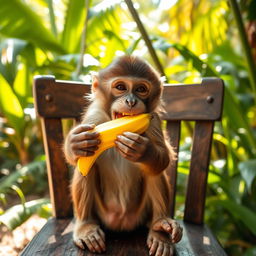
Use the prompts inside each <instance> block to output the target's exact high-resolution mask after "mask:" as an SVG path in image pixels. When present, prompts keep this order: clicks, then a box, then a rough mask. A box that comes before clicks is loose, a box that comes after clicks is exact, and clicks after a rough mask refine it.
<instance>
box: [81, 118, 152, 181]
mask: <svg viewBox="0 0 256 256" xmlns="http://www.w3.org/2000/svg"><path fill="white" fill-rule="evenodd" d="M150 120H151V115H150V114H140V115H135V116H124V117H121V118H117V119H114V120H111V121H108V122H105V123H102V124H99V125H97V126H96V127H95V128H94V130H93V131H97V132H99V133H100V137H99V138H100V140H101V144H100V145H99V148H98V149H97V150H96V151H95V153H94V155H92V156H87V157H80V158H79V159H78V162H77V167H78V170H79V171H80V172H81V174H82V175H83V176H86V175H87V174H88V172H89V171H90V169H91V167H92V165H93V164H94V162H95V161H96V159H97V158H98V157H99V155H100V154H101V153H103V152H104V151H105V150H106V149H109V148H111V147H114V146H115V140H116V138H117V136H118V135H121V134H122V133H124V132H128V131H129V132H135V133H139V134H141V133H143V132H145V131H146V130H147V128H148V126H149V124H150Z"/></svg>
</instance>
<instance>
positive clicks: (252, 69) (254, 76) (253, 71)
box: [229, 0, 256, 101]
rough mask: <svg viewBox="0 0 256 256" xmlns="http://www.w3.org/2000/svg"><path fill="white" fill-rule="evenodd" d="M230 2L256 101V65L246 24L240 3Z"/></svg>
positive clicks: (233, 0) (234, 0) (232, 0)
mask: <svg viewBox="0 0 256 256" xmlns="http://www.w3.org/2000/svg"><path fill="white" fill-rule="evenodd" d="M229 2H230V5H231V8H232V11H233V14H234V18H235V21H236V24H237V28H238V32H239V35H240V39H241V43H242V47H243V50H244V53H245V57H246V61H247V65H248V72H249V79H250V83H251V87H252V92H253V94H254V99H255V101H256V65H255V62H254V60H253V56H252V51H251V47H250V45H249V42H248V39H247V35H246V32H245V28H244V24H243V19H242V14H241V11H240V9H239V6H238V3H237V1H236V0H229Z"/></svg>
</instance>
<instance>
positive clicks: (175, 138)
mask: <svg viewBox="0 0 256 256" xmlns="http://www.w3.org/2000/svg"><path fill="white" fill-rule="evenodd" d="M166 128H167V132H168V137H169V139H170V144H171V146H172V147H173V150H174V152H175V153H176V159H175V160H174V161H172V162H171V163H170V164H169V166H168V169H167V174H168V179H169V183H170V185H171V190H170V199H171V205H170V214H171V216H172V217H173V216H174V211H175V195H176V180H177V165H178V153H179V143H180V128H181V123H180V121H168V122H167V127H166Z"/></svg>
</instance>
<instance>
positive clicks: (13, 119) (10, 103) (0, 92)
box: [0, 74, 25, 139]
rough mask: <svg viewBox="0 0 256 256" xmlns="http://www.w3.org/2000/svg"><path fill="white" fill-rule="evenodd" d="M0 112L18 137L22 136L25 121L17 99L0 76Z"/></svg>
mask: <svg viewBox="0 0 256 256" xmlns="http://www.w3.org/2000/svg"><path fill="white" fill-rule="evenodd" d="M0 110H1V111H2V113H3V114H4V116H5V117H6V118H7V120H8V123H9V124H10V126H11V127H12V128H14V129H15V131H16V133H17V135H18V137H19V138H20V139H21V137H22V136H23V134H24V128H25V119H24V113H23V109H22V106H21V104H20V101H19V99H18V98H17V96H16V95H15V94H14V92H13V91H12V88H11V86H10V85H9V84H8V83H7V81H6V80H5V79H4V78H3V76H2V75H1V74H0Z"/></svg>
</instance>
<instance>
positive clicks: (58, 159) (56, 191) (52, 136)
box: [41, 118, 72, 218]
mask: <svg viewBox="0 0 256 256" xmlns="http://www.w3.org/2000/svg"><path fill="white" fill-rule="evenodd" d="M41 124H42V130H43V137H44V148H45V152H46V163H47V170H48V184H49V191H50V197H51V200H52V205H53V215H54V216H55V217H58V218H65V217H70V216H72V204H71V200H70V192H69V171H68V166H67V164H66V161H65V158H64V156H63V153H62V144H63V131H62V123H61V119H58V118H43V119H42V120H41Z"/></svg>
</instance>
